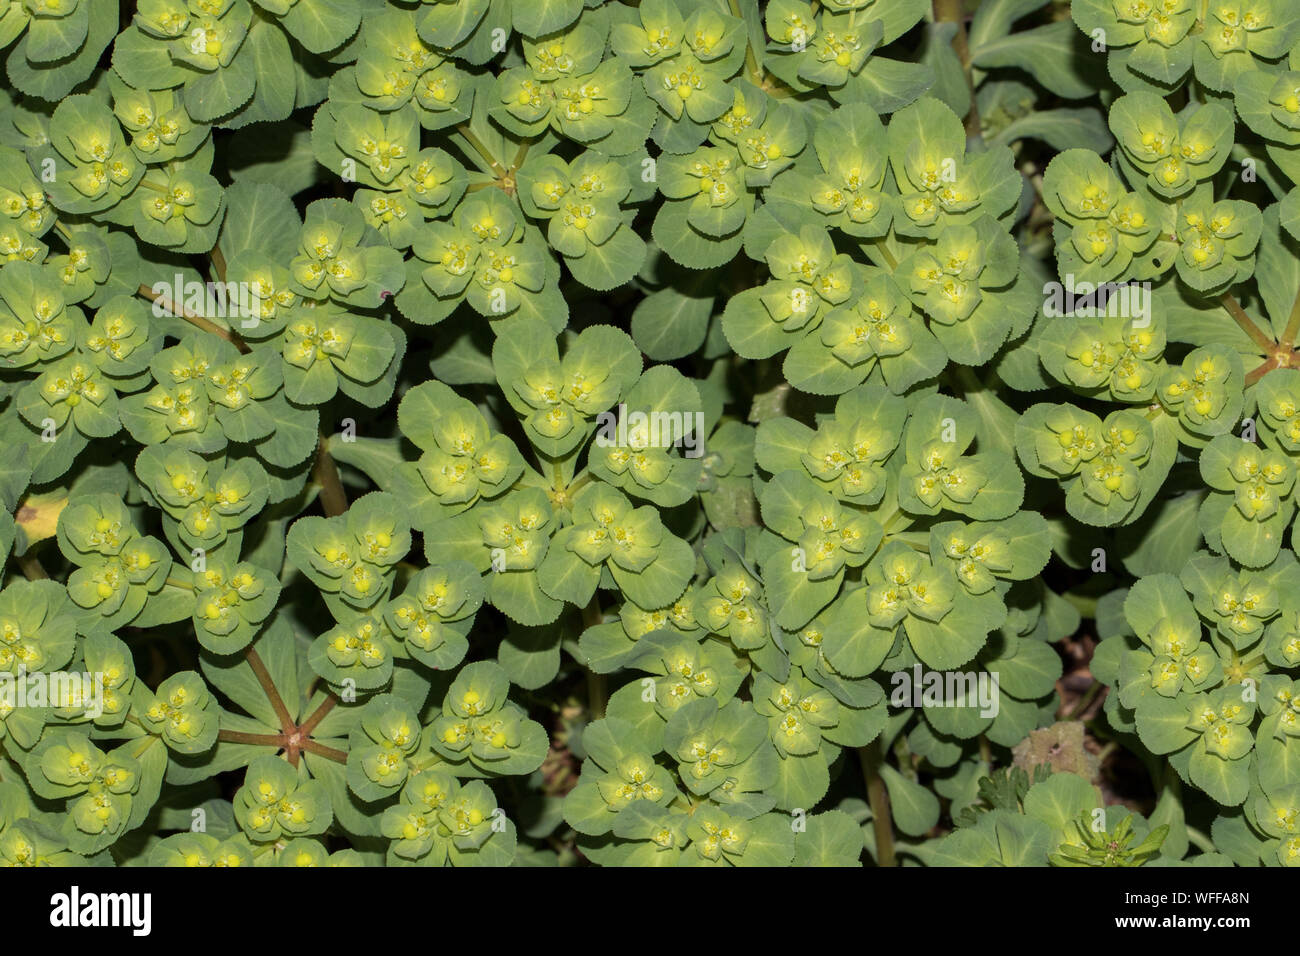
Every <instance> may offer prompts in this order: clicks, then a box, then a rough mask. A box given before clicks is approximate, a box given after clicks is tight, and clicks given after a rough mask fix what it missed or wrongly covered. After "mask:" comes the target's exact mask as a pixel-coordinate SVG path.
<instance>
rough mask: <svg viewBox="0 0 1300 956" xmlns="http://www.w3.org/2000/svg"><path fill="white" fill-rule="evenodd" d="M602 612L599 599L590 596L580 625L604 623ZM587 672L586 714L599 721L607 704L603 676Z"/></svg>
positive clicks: (590, 671) (590, 670)
mask: <svg viewBox="0 0 1300 956" xmlns="http://www.w3.org/2000/svg"><path fill="white" fill-rule="evenodd" d="M604 619H605V615H604V612H602V611H601V609H600V598H599V597H598V596H597V595H594V594H593V595H592V596H591V600H590V601H588V602H587V606H586V607H584V608H583V609H582V623H583V626H584V627H595V626H596V625H597V624H600V623H601V622H602V621H604ZM586 671H587V712H588V714H589V715H590V718H591V719H592V720H600V719H601V718H602V717H604V716H605V705H606V704H607V703H608V696H607V689H606V686H605V675H604V674H597V673H596V672H595V671H593V670H592V669H591V668H586Z"/></svg>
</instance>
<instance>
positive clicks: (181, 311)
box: [135, 283, 251, 354]
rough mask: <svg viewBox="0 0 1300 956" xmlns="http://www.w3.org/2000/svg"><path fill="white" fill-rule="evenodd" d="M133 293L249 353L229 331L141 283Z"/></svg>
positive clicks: (241, 342) (241, 340)
mask: <svg viewBox="0 0 1300 956" xmlns="http://www.w3.org/2000/svg"><path fill="white" fill-rule="evenodd" d="M135 291H136V294H137V295H139V296H142V297H144V298H146V299H148V300H149V301H150V302H157V303H159V304H160V305H161V306H162V307H163V308H164V309H165V310H166V311H167V312H169V313H170V314H171V315H174V316H176V318H178V319H184V320H185V321H186V322H188V323H189V324H190V325H192V326H194V327H195V328H199V329H202V330H203V331H204V332H211V333H212V334H213V335H219V336H221V337H222V338H223V339H225V340H226V341H227V342H229V343H230V344H231V345H233V346H235V348H237V349H239V351H241V352H243V353H245V354H247V353H248V352H249V351H251V350H250V349H249V347H248V343H246V342H245V341H244V340H243V339H242V338H240V337H239V336H238V335H236V334H235V333H234V332H233V331H231V330H230V329H223V328H222V327H221V326H219V325H217V323H215V322H213V321H211V320H210V319H205V318H204V317H203V316H201V315H195V314H194V313H193V312H191V311H190V310H189V309H187V308H185V307H184V306H182V305H180V304H178V303H175V302H173V301H172V300H171V299H169V298H167V296H165V295H162V294H161V293H158V292H154V291H153V289H151V288H149V287H148V286H147V285H145V284H144V283H141V284H140V288H138V289H136V290H135Z"/></svg>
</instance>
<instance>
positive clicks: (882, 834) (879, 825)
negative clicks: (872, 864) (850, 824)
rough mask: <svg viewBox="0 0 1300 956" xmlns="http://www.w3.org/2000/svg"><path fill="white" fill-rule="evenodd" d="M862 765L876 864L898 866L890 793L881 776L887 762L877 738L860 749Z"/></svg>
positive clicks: (859, 754)
mask: <svg viewBox="0 0 1300 956" xmlns="http://www.w3.org/2000/svg"><path fill="white" fill-rule="evenodd" d="M858 760H859V761H861V763H862V778H863V780H864V781H865V782H866V785H867V802H868V803H869V804H871V825H872V828H873V829H874V830H875V833H876V863H877V865H879V866H897V865H898V864H897V860H896V859H895V857H894V828H893V825H892V824H891V823H890V818H889V792H888V791H887V790H886V789H885V781H884V779H883V778H882V777H881V776H880V766H881V764H883V763H884V762H885V758H884V754H883V753H882V751H881V747H880V738H879V737H876V739H875V740H873V741H872V742H871V743H869V744H867V746H865V747H859V748H858Z"/></svg>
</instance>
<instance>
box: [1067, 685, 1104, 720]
mask: <svg viewBox="0 0 1300 956" xmlns="http://www.w3.org/2000/svg"><path fill="white" fill-rule="evenodd" d="M1105 687H1106V685H1105V684H1103V683H1102V682H1101V681H1099V680H1097V681H1093V682H1092V686H1091V687H1089V688H1088V689H1087V691H1085V692H1084V695H1083V696H1082V697H1080V698H1079V699H1078V700H1077V701H1075V704H1074V706H1073V707H1071V708H1070V712H1069V713H1068V714H1066V715H1065V717H1064V718H1063V719H1064V720H1076V719H1078V717H1079V715H1080V714H1082V713H1083V712H1084V711H1085V710H1087V709H1088V705H1089V704H1091V703H1092V702H1093V701H1094V700H1096V699H1097V695H1098V694H1100V693H1101V692H1102V690H1103V689H1105Z"/></svg>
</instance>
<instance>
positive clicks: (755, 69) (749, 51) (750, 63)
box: [727, 0, 766, 87]
mask: <svg viewBox="0 0 1300 956" xmlns="http://www.w3.org/2000/svg"><path fill="white" fill-rule="evenodd" d="M727 6H728V8H729V9H730V10H731V15H732V16H733V17H735V18H736V19H737V20H739V21H740V22H741V23H742V24H744V30H745V72H746V73H748V74H749V75H750V76H751V77H753V79H754V84H755V85H756V86H760V87H761V86H762V85H763V81H764V79H765V78H766V75H765V74H764V73H763V70H762V68H761V67H760V66H759V65H758V59H757V58H756V57H755V56H754V45H753V44H752V43H750V42H749V24H748V23H747V22H746V21H745V16H744V14H742V13H741V12H740V3H739V2H738V0H727Z"/></svg>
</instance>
